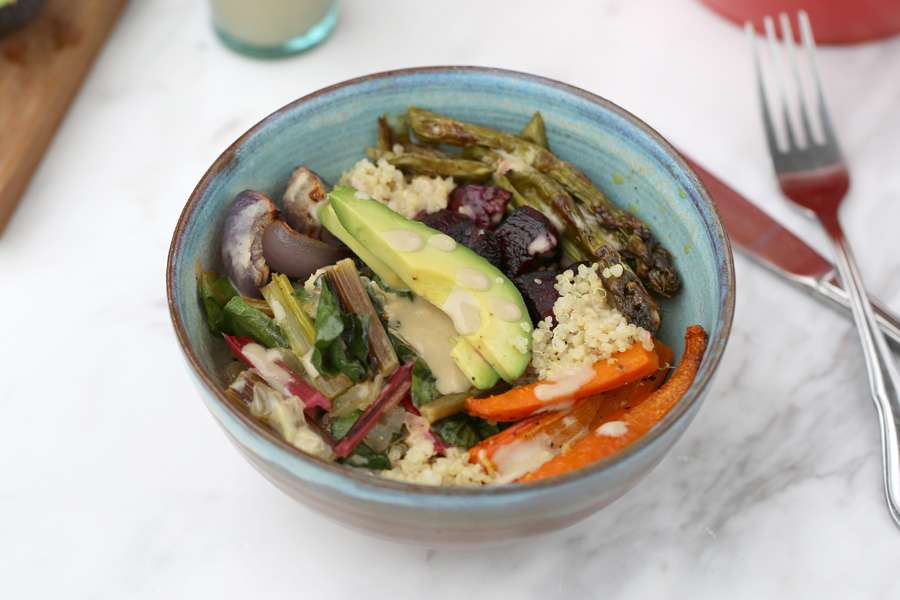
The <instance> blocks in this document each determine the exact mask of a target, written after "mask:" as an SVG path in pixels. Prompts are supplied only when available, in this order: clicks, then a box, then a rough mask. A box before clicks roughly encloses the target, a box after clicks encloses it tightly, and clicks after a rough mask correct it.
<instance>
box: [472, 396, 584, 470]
mask: <svg viewBox="0 0 900 600" xmlns="http://www.w3.org/2000/svg"><path fill="white" fill-rule="evenodd" d="M598 400H599V398H598V397H596V396H595V397H591V398H582V399H581V400H578V401H577V402H575V404H574V405H573V406H572V407H571V408H568V409H566V410H558V411H556V412H550V413H542V414H539V415H534V416H533V417H529V418H528V419H525V420H524V421H520V422H518V423H516V424H515V425H513V426H512V427H509V428H507V429H504V430H503V431H501V432H500V433H497V434H495V435H492V436H491V437H489V438H487V439H485V440H483V441H482V442H480V443H479V444H477V445H475V446H472V447H471V448H470V449H469V462H472V463H477V462H481V461H484V460H490V459H491V457H493V456H494V452H496V451H497V450H498V449H500V448H502V447H504V446H507V445H509V444H514V443H516V442H524V441H527V440H530V439H532V438H533V437H534V436H536V435H538V434H541V433H543V434H546V435H547V436H548V437H549V439H550V443H551V444H552V445H553V446H554V447H556V448H559V447H561V446H562V445H563V444H565V443H566V442H568V441H569V440H571V439H572V438H574V437H575V436H577V435H578V434H580V433H583V432H585V431H587V430H588V428H590V426H591V423H593V422H594V417H595V416H596V415H597V408H599V406H600V403H599V401H598Z"/></svg>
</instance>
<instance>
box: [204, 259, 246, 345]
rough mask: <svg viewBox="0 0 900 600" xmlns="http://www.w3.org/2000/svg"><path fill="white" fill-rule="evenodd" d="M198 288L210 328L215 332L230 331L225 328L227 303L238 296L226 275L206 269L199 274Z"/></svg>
mask: <svg viewBox="0 0 900 600" xmlns="http://www.w3.org/2000/svg"><path fill="white" fill-rule="evenodd" d="M197 290H198V291H199V293H200V300H201V301H202V302H203V310H204V312H206V324H207V325H208V326H209V330H210V331H211V332H212V333H214V334H220V333H229V332H228V331H226V330H225V329H223V328H225V327H226V315H225V305H226V304H228V301H229V300H231V299H232V298H233V297H235V296H237V291H236V290H235V289H234V286H232V285H231V282H230V281H228V278H227V277H225V276H224V275H220V274H218V273H214V272H212V271H206V272H202V273H200V274H198V275H197Z"/></svg>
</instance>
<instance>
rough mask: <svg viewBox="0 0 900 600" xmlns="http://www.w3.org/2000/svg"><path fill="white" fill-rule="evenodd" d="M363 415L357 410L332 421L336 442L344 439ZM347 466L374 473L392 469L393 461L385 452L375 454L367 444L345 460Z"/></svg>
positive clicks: (359, 447) (332, 430)
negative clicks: (369, 470)
mask: <svg viewBox="0 0 900 600" xmlns="http://www.w3.org/2000/svg"><path fill="white" fill-rule="evenodd" d="M361 414H362V411H361V410H359V409H357V410H354V411H353V412H351V413H348V414H346V415H344V416H343V417H337V418H336V419H334V420H332V421H331V435H332V437H334V439H336V440H340V439H342V438H343V437H344V436H345V435H347V432H348V431H350V428H351V427H353V424H354V423H356V420H357V419H358V418H359V416H360V415H361ZM342 462H344V463H345V464H348V465H350V466H352V467H359V468H362V469H372V470H373V471H380V470H383V469H390V468H391V461H390V459H389V458H388V456H387V453H385V452H375V451H374V450H372V449H371V448H369V447H368V446H366V444H365V443H362V444H360V445H359V446H357V447H356V448H355V449H354V450H353V452H352V453H351V454H350V456H348V457H347V458H345V459H343V461H342Z"/></svg>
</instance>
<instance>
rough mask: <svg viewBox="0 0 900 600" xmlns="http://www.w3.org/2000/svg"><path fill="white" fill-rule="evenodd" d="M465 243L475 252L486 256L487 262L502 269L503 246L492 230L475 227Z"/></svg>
mask: <svg viewBox="0 0 900 600" xmlns="http://www.w3.org/2000/svg"><path fill="white" fill-rule="evenodd" d="M466 245H467V246H468V247H469V248H471V249H472V250H474V251H475V254H477V255H479V256H482V257H484V258H486V259H487V261H488V262H489V263H491V264H492V265H494V266H495V267H497V268H498V269H500V270H501V271H502V270H503V264H504V262H505V260H504V256H503V248H502V246H501V245H500V240H499V239H498V238H497V236H496V235H495V234H494V232H493V231H491V230H489V229H488V230H484V229H477V230H476V231H475V234H474V235H473V236H472V237H471V238H470V239H469V242H468V243H467V244H466Z"/></svg>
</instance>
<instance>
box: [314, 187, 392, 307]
mask: <svg viewBox="0 0 900 600" xmlns="http://www.w3.org/2000/svg"><path fill="white" fill-rule="evenodd" d="M319 221H320V222H321V223H322V225H323V226H324V227H325V229H327V230H328V231H329V232H331V235H333V236H334V237H336V238H337V239H339V240H341V241H342V242H344V243H345V244H346V245H347V247H348V248H350V249H351V250H352V251H353V253H354V254H356V255H357V256H358V257H360V258H361V259H362V261H363V262H364V263H366V264H367V265H369V268H370V269H372V270H373V271H374V272H375V274H376V275H378V276H379V277H381V280H382V281H383V282H384V283H385V284H386V285H388V286H390V287H392V288H394V289H395V290H405V289H408V288H407V285H406V284H405V283H403V280H402V279H400V278H399V277H398V276H397V274H396V273H394V272H393V271H392V270H391V269H390V267H388V266H387V265H386V264H384V262H382V261H381V260H380V259H379V258H378V257H377V256H375V255H374V254H372V253H371V252H369V250H367V249H366V247H365V246H363V245H362V244H360V243H359V242H358V241H356V240H355V239H354V238H353V236H352V235H350V233H349V232H348V231H347V230H346V229H344V226H343V225H341V222H340V221H339V220H338V218H337V215H336V214H334V209H333V208H332V207H331V202H326V203H325V204H323V205H322V206H320V207H319Z"/></svg>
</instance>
